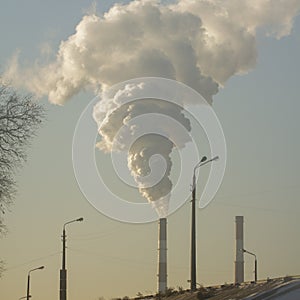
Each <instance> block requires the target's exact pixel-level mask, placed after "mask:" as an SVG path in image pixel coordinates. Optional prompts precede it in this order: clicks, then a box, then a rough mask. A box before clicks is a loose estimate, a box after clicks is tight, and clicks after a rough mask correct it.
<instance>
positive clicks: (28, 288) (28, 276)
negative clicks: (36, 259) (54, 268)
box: [26, 266, 45, 300]
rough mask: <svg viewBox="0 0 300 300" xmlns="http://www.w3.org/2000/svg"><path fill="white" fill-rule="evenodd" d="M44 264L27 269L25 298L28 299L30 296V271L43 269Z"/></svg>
mask: <svg viewBox="0 0 300 300" xmlns="http://www.w3.org/2000/svg"><path fill="white" fill-rule="evenodd" d="M44 268H45V267H44V266H40V267H38V268H34V269H31V270H29V271H28V275H27V293H26V299H27V300H29V298H30V297H31V296H30V273H31V272H33V271H36V270H42V269H44Z"/></svg>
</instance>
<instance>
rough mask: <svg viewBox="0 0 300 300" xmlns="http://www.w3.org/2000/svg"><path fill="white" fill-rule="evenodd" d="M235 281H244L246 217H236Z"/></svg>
mask: <svg viewBox="0 0 300 300" xmlns="http://www.w3.org/2000/svg"><path fill="white" fill-rule="evenodd" d="M235 235H236V236H235V256H236V258H235V283H242V282H244V252H243V249H244V217H243V216H236V217H235Z"/></svg>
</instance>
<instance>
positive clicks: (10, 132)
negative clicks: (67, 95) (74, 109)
mask: <svg viewBox="0 0 300 300" xmlns="http://www.w3.org/2000/svg"><path fill="white" fill-rule="evenodd" d="M44 116H45V113H44V108H43V106H41V105H40V104H39V103H37V102H35V101H33V98H32V96H31V95H26V96H22V95H20V94H18V93H16V91H15V90H14V89H13V88H11V87H8V86H6V85H3V84H1V82H0V235H1V234H3V233H4V232H5V225H4V223H3V214H4V213H5V211H7V210H8V208H9V206H10V204H11V203H12V201H13V198H14V196H15V193H16V182H15V179H14V175H15V172H16V171H17V170H18V168H20V167H21V166H22V164H23V163H24V162H25V161H26V148H27V146H28V145H29V142H30V140H31V139H32V137H34V136H35V133H36V130H37V128H38V127H39V125H40V124H41V122H42V120H43V119H44Z"/></svg>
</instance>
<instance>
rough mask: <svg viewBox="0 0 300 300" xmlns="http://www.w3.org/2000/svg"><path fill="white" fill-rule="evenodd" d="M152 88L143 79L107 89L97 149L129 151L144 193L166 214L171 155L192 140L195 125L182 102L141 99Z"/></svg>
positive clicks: (97, 114)
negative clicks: (187, 115)
mask: <svg viewBox="0 0 300 300" xmlns="http://www.w3.org/2000/svg"><path fill="white" fill-rule="evenodd" d="M147 88H148V89H149V88H150V89H151V88H153V87H152V86H151V85H150V86H149V83H148V86H147V84H145V83H144V82H141V83H139V84H137V85H136V84H127V85H125V87H124V88H123V89H121V90H119V89H117V90H116V93H113V95H110V97H107V96H106V95H105V93H104V94H103V95H102V96H100V99H101V100H100V101H99V102H98V103H97V105H96V106H95V107H94V113H93V116H94V119H95V121H96V122H97V124H98V131H99V134H100V135H101V137H102V140H101V141H100V142H99V143H98V144H97V147H98V148H99V149H101V150H103V151H105V152H111V151H126V152H127V153H128V167H129V169H130V171H131V174H132V176H133V177H134V179H135V181H136V182H137V184H138V187H139V191H140V193H141V194H142V196H144V197H145V198H146V199H147V200H148V201H149V202H150V203H152V204H153V206H154V208H155V209H156V211H157V212H158V214H159V215H160V216H161V217H162V216H165V215H166V214H167V212H168V200H169V198H170V193H171V190H172V182H171V180H170V178H169V176H170V172H171V167H172V161H171V157H170V155H171V152H172V150H173V148H174V147H179V148H182V147H184V145H185V144H186V143H187V142H188V141H189V140H190V139H189V136H188V135H187V134H186V132H189V131H190V130H191V125H190V121H189V120H188V119H187V118H186V117H185V115H184V114H183V112H182V106H180V105H177V104H175V103H171V102H168V101H164V100H159V99H139V98H140V97H139V95H141V94H142V93H144V92H145V90H146V89H147ZM130 99H139V100H134V101H132V100H130Z"/></svg>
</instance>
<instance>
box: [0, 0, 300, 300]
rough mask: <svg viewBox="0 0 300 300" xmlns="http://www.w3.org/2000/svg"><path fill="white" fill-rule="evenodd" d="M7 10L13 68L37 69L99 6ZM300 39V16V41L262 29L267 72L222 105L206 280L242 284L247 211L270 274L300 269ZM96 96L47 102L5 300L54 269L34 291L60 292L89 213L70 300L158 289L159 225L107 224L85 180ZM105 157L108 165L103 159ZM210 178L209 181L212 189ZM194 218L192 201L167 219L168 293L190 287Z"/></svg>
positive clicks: (224, 97) (248, 265)
mask: <svg viewBox="0 0 300 300" xmlns="http://www.w3.org/2000/svg"><path fill="white" fill-rule="evenodd" d="M114 2H115V1H99V2H97V12H98V13H99V14H100V13H101V12H103V11H107V10H108V9H109V7H110V6H111V5H112V4H113V3H114ZM1 6H2V9H1V11H0V19H1V23H2V26H0V31H1V36H2V37H3V39H2V43H1V51H0V66H1V67H2V68H3V69H4V68H5V65H6V64H7V63H8V61H9V59H10V58H11V56H12V55H13V54H14V53H15V51H17V50H19V51H20V53H21V54H20V61H21V62H22V64H27V65H30V64H32V63H33V61H34V60H35V59H36V58H38V57H40V53H39V52H40V48H41V47H42V46H43V45H45V44H49V45H51V47H52V49H53V56H54V57H55V53H56V52H57V49H58V46H59V44H60V41H61V40H66V39H67V37H68V36H70V35H71V34H73V33H74V32H75V26H76V25H77V24H78V23H79V22H80V20H81V18H82V16H83V15H84V14H85V13H86V12H87V11H90V10H91V7H92V4H91V3H87V2H86V1H72V2H71V1H68V2H64V3H61V2H58V1H52V2H51V3H50V2H49V3H43V2H41V1H27V2H26V4H25V3H19V2H18V1H9V2H8V1H7V2H5V3H2V5H1ZM299 37H300V19H299V17H296V19H295V22H294V26H293V30H292V32H291V34H290V35H288V36H285V37H283V38H281V39H276V38H274V37H266V36H265V35H264V34H263V33H261V32H259V34H258V37H257V41H256V43H257V53H258V56H257V63H256V66H255V67H254V68H253V70H251V71H249V72H248V73H247V74H243V75H238V76H233V77H231V78H230V79H229V80H228V81H227V82H226V84H225V85H224V87H223V88H222V89H221V90H220V92H219V93H218V94H217V95H216V96H215V97H214V103H213V108H214V110H215V111H216V113H217V115H218V117H219V120H220V122H221V124H222V126H223V130H224V134H225V138H226V142H227V151H228V157H227V168H226V174H225V177H224V181H223V184H222V186H221V188H220V190H219V192H218V194H217V196H216V197H215V200H214V201H213V202H212V204H211V205H210V206H209V207H207V208H206V209H204V210H200V211H198V227H197V228H198V280H199V282H200V283H203V284H218V283H224V282H232V280H233V278H234V277H233V270H234V217H235V216H236V215H244V216H245V247H247V248H249V250H250V251H253V252H255V253H257V255H258V260H259V277H260V278H266V277H276V276H284V275H286V274H290V275H292V274H298V273H299V269H300V264H299V263H298V253H299V251H300V243H299V242H298V241H297V236H298V230H297V228H298V226H299V224H298V213H299V209H300V207H299V200H298V199H299V184H298V182H299V175H300V174H299V167H300V160H299V158H298V153H299V152H300V143H299V121H298V120H299V112H300V104H299V101H298V98H299V91H300V90H299V89H300V87H299V68H300V60H299V53H300V51H299V50H300V38H299ZM53 56H52V57H53ZM91 98H92V93H91V92H81V93H79V94H78V95H76V96H75V97H73V99H72V100H70V101H69V102H67V103H66V104H65V105H64V106H62V107H60V106H55V105H52V104H49V103H48V101H47V97H43V98H42V99H41V100H40V101H42V102H43V103H44V104H45V105H46V107H47V109H48V116H47V121H46V122H45V124H44V126H43V127H42V128H41V129H40V131H39V133H38V136H37V138H36V139H35V140H34V141H33V143H32V146H31V147H30V149H29V151H28V154H29V157H28V162H27V164H26V165H25V166H24V168H23V169H22V170H21V171H20V173H19V175H18V185H19V193H18V196H17V198H16V200H15V204H14V205H13V206H12V208H11V212H10V213H8V214H7V215H6V216H5V220H6V223H7V225H8V228H9V234H8V235H7V236H6V237H5V238H4V239H2V240H1V241H0V244H1V249H2V250H1V256H2V257H3V259H5V260H6V263H7V265H6V267H7V271H6V273H5V274H4V276H3V278H1V280H0V290H1V295H4V296H5V299H16V298H19V297H21V296H23V295H24V294H25V291H26V290H25V288H26V275H27V271H28V270H29V269H31V268H33V267H36V266H39V265H45V266H46V269H45V270H43V271H39V273H34V274H33V278H32V295H33V296H36V297H40V298H41V297H43V298H44V299H45V300H48V299H49V300H50V299H53V298H55V297H57V296H58V282H59V281H58V274H59V268H60V249H61V242H60V234H61V228H62V224H63V223H64V222H66V221H68V220H71V219H73V218H74V217H75V218H76V217H78V216H81V215H82V216H84V217H85V221H84V222H83V223H80V224H73V225H72V227H71V226H70V227H69V228H68V235H69V240H68V246H69V249H68V269H69V285H68V286H69V297H70V298H73V299H74V300H77V299H83V298H84V299H97V297H100V296H104V297H106V298H111V297H117V296H120V297H121V296H125V295H129V296H134V295H135V294H136V293H137V292H142V293H144V294H145V293H148V292H150V291H151V292H155V291H156V272H157V271H156V256H157V251H156V250H157V224H156V223H151V224H145V225H133V224H124V223H119V222H117V221H114V220H111V219H109V218H107V217H106V216H104V215H102V214H100V213H98V212H97V211H96V210H95V209H94V208H93V207H92V206H91V205H90V204H89V203H88V202H87V201H86V200H85V199H84V197H83V196H82V194H81V192H80V190H79V187H78V185H77V182H76V180H75V177H74V174H73V168H72V158H71V147H72V138H73V133H74V128H75V125H76V122H77V120H78V118H79V116H80V114H81V112H82V110H83V109H84V107H85V106H86V104H87V102H88V101H90V99H91ZM99 159H100V162H101V159H103V164H105V159H106V158H105V156H104V155H102V156H100V158H99ZM206 175H207V174H206V173H205V172H204V174H203V175H201V176H202V178H201V179H202V180H203V181H204V180H205V176H206ZM200 181H201V180H200ZM202 186H203V184H202V183H201V184H199V193H200V192H201V188H202ZM189 216H190V207H189V205H188V204H185V205H184V206H183V207H182V208H181V209H180V210H178V211H177V212H176V213H175V214H173V215H172V216H171V217H170V218H169V220H168V225H169V229H168V230H169V240H168V245H169V246H168V249H169V251H168V255H169V256H168V257H169V267H168V268H169V277H168V280H169V286H173V287H177V286H183V287H185V288H187V287H188V284H187V279H189V228H190V227H189ZM179 239H180V242H179V241H178V240H179ZM245 270H246V274H245V275H246V279H248V280H250V279H251V278H252V275H253V274H252V260H251V257H250V258H249V257H245Z"/></svg>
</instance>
